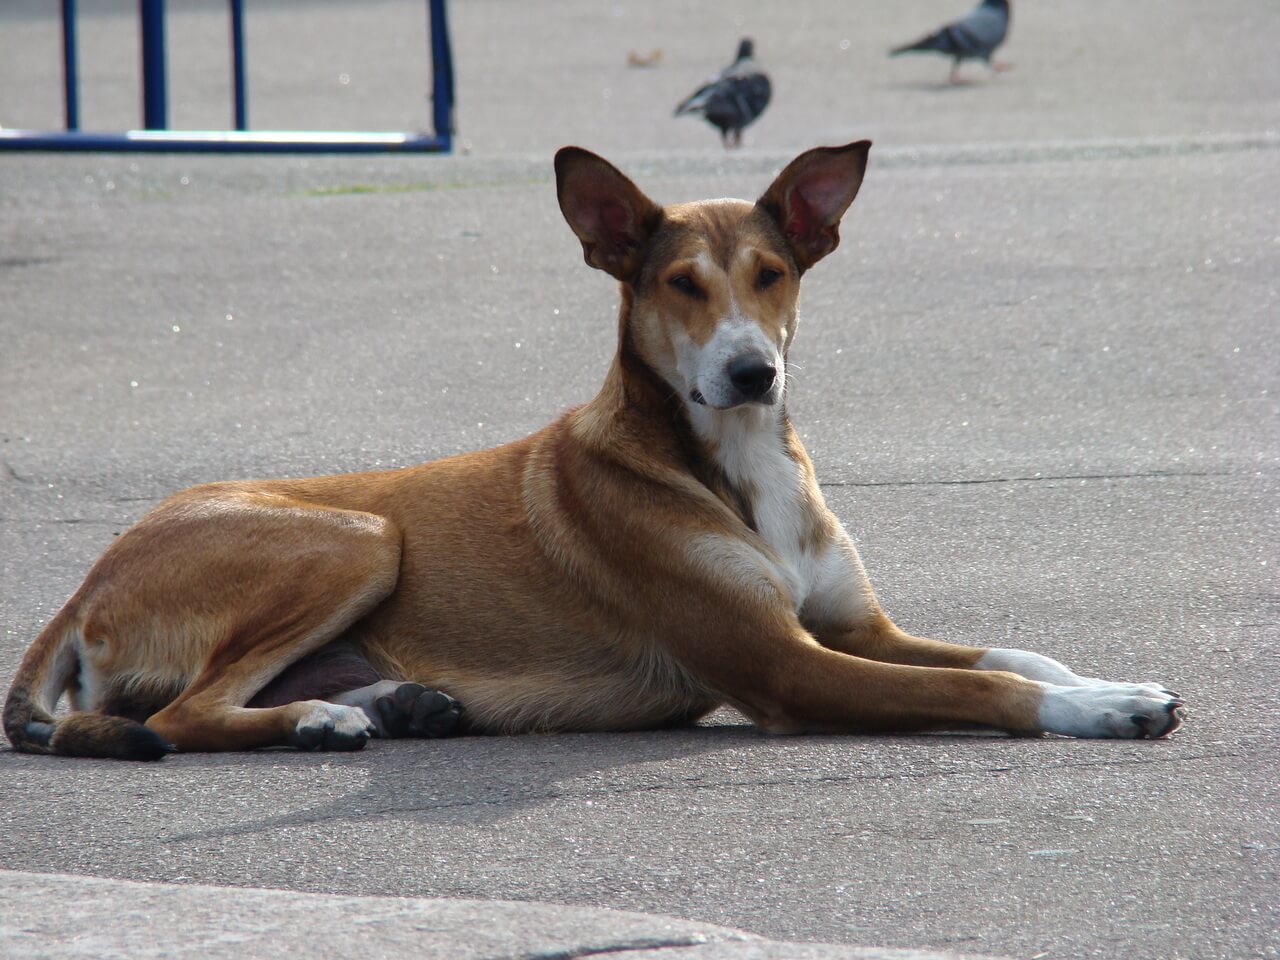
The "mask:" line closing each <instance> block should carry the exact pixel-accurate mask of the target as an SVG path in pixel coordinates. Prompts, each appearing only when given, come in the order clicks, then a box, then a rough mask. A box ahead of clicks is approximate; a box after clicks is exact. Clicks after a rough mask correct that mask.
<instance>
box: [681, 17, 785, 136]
mask: <svg viewBox="0 0 1280 960" xmlns="http://www.w3.org/2000/svg"><path fill="white" fill-rule="evenodd" d="M754 52H755V45H754V44H753V43H752V42H751V40H750V39H749V38H746V37H744V38H743V39H742V42H741V43H739V44H738V56H737V58H736V59H735V60H734V61H733V63H731V64H729V66H727V67H725V68H724V69H723V70H721V71H720V73H719V74H717V75H716V76H715V77H713V78H712V79H711V80H709V81H707V82H706V83H704V84H703V85H702V86H700V87H699V88H698V89H697V90H695V91H694V92H693V93H692V94H690V95H689V96H688V97H687V98H686V99H685V100H684V101H683V102H681V104H680V106H678V107H676V113H675V115H676V116H677V117H679V116H682V115H683V114H687V113H688V114H698V113H700V114H702V116H703V117H704V118H705V119H706V121H707V123H709V124H711V125H712V126H713V127H716V128H717V129H719V131H720V141H721V143H723V144H724V145H725V147H726V148H727V147H729V146H730V145H732V146H735V147H740V146H742V130H743V128H744V127H747V126H750V125H751V124H752V123H753V122H754V121H755V120H756V119H757V118H758V117H759V116H760V114H762V113H764V108H765V107H767V106H768V105H769V97H770V96H772V94H773V85H772V84H771V83H770V82H769V75H768V74H767V73H765V72H764V71H763V70H761V69H760V67H759V66H758V65H757V64H756V62H755V60H753V59H752V54H753V53H754ZM731 139H732V144H731Z"/></svg>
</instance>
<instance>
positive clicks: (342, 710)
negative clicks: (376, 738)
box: [289, 700, 375, 750]
mask: <svg viewBox="0 0 1280 960" xmlns="http://www.w3.org/2000/svg"><path fill="white" fill-rule="evenodd" d="M305 706H306V707H308V710H307V712H306V713H305V714H304V715H303V717H302V719H301V720H299V721H298V723H297V726H295V727H294V730H293V733H292V734H291V735H290V737H289V744H290V746H294V747H297V748H298V749H299V750H359V749H360V748H361V747H363V746H364V745H365V744H366V743H368V742H369V738H370V737H371V736H373V735H374V732H375V731H374V726H373V724H372V723H370V722H369V718H368V717H367V716H366V715H365V712H364V711H363V710H361V709H360V708H359V707H345V706H342V705H341V704H337V703H327V702H325V701H324V700H307V701H305Z"/></svg>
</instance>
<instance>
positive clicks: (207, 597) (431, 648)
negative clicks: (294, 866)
mask: <svg viewBox="0 0 1280 960" xmlns="http://www.w3.org/2000/svg"><path fill="white" fill-rule="evenodd" d="M841 149H842V150H843V151H845V153H844V154H841V155H840V157H841V158H843V157H845V156H846V155H847V156H849V157H851V158H852V159H851V160H849V161H848V162H849V163H855V162H856V163H860V164H865V155H866V145H865V144H859V145H852V146H851V147H847V148H841ZM859 151H860V152H859ZM817 153H818V152H817V151H811V152H810V154H805V155H804V156H803V157H801V158H799V159H798V160H797V161H796V163H793V164H792V166H791V167H789V168H788V171H784V173H783V174H782V175H781V176H780V177H779V178H778V181H776V182H775V184H774V186H773V187H771V188H770V191H769V192H768V193H766V195H765V197H764V198H762V200H761V202H760V203H759V204H757V205H752V204H749V203H744V202H742V201H714V202H707V203H699V204H682V205H678V206H674V207H669V208H666V209H665V210H664V209H662V208H659V207H657V206H656V205H653V204H652V203H651V202H650V201H648V200H647V198H645V197H644V196H643V194H640V193H639V191H638V190H636V189H635V188H634V186H632V185H630V181H626V180H625V178H622V181H623V183H622V184H619V182H618V181H617V180H616V179H615V178H614V177H613V174H611V173H610V172H609V171H610V170H612V168H608V169H604V168H601V167H598V166H597V165H596V161H598V158H594V159H587V158H590V157H591V155H588V154H585V152H584V151H578V152H577V153H576V154H575V153H572V152H571V151H562V156H561V158H558V165H557V170H558V175H559V176H558V183H559V189H560V191H561V203H562V206H564V207H565V212H566V217H568V218H569V219H570V224H571V226H572V227H573V228H574V230H575V232H577V233H578V234H579V237H580V238H581V239H582V241H583V248H584V256H585V257H586V259H587V261H588V263H591V264H592V265H594V266H599V267H601V268H602V269H605V270H607V271H609V272H610V273H612V274H614V275H615V276H616V277H618V278H619V279H620V280H621V281H622V306H621V315H620V319H619V347H618V352H617V354H616V355H615V357H614V359H613V362H612V364H611V365H610V367H609V370H608V372H607V374H606V377H605V381H604V384H603V386H602V388H601V390H600V392H599V394H598V395H597V396H596V397H595V398H594V399H593V400H592V401H591V402H590V403H588V404H586V405H585V406H583V407H580V408H578V409H576V410H574V411H571V412H569V413H567V414H565V415H564V416H562V417H561V418H560V419H559V420H557V421H556V422H554V423H553V424H551V425H550V426H548V427H546V428H545V429H543V430H541V431H540V432H538V433H536V434H534V435H532V436H530V437H528V438H525V439H523V440H519V441H517V442H515V443H511V444H507V445H506V446H503V447H499V448H497V449H493V450H487V451H482V452H478V453H470V454H465V455H462V456H457V457H451V458H448V459H445V460H439V461H435V462H431V463H426V464H423V465H421V466H415V467H410V468H407V469H403V470H396V471H389V472H378V473H361V474H352V475H345V476H331V477H317V478H312V479H301V480H273V481H254V482H239V483H217V484H210V485H207V486H201V487H196V488H194V489H191V490H187V491H184V492H182V493H179V494H177V495H175V496H173V497H171V498H169V499H168V500H166V501H165V502H163V503H162V504H160V505H159V506H157V507H156V508H155V509H154V510H153V511H151V512H150V513H149V514H148V515H147V516H146V517H144V518H143V519H142V520H141V521H140V522H139V523H138V524H137V525H136V526H135V527H133V528H132V529H131V530H129V531H128V532H127V533H126V534H125V535H124V536H122V537H120V538H119V539H118V540H117V541H116V542H115V543H113V544H112V545H111V547H110V548H109V549H108V550H107V551H106V552H105V553H104V554H103V556H102V558H101V559H100V560H99V561H98V562H97V563H96V564H95V565H94V567H93V568H92V570H91V571H90V572H89V575H88V577H87V578H86V580H85V582H84V584H83V585H82V586H81V588H80V589H79V590H78V591H77V592H76V594H75V595H74V596H73V597H72V598H71V600H70V601H69V602H68V604H67V606H66V607H65V608H64V609H63V611H62V612H60V613H59V614H58V616H57V617H56V618H55V619H54V621H53V622H52V623H51V624H50V626H49V628H47V629H46V631H45V632H44V633H43V634H42V635H41V637H40V638H39V639H38V641H37V643H36V644H35V645H33V647H32V648H31V650H30V651H29V653H28V655H27V658H26V659H25V660H24V662H23V665H22V667H21V669H20V671H19V674H18V677H17V679H16V680H15V683H14V690H13V692H12V693H11V695H10V702H9V705H8V707H7V708H6V719H5V723H6V730H7V732H8V733H9V735H10V738H11V739H14V740H15V743H17V744H18V745H19V747H20V748H23V749H40V747H39V745H38V744H31V743H27V745H26V746H24V745H23V744H24V734H23V732H22V724H23V723H26V722H29V721H32V720H33V719H34V720H35V721H40V722H43V721H42V719H41V718H44V719H45V720H47V719H48V714H49V712H51V710H52V703H51V702H49V694H50V692H52V693H53V697H54V699H56V694H57V692H60V691H61V690H62V689H64V688H68V687H72V686H74V684H75V683H76V682H81V683H83V684H84V685H85V688H86V689H89V690H91V691H93V694H92V697H91V698H90V701H89V702H80V703H78V704H77V705H78V706H80V707H82V708H83V709H86V710H99V711H104V712H116V713H120V714H124V715H128V714H130V713H134V714H137V715H139V716H149V719H147V721H146V723H147V726H148V727H149V728H150V729H152V730H153V731H155V732H156V733H158V734H159V735H160V736H161V737H163V738H164V739H165V740H167V741H169V742H170V743H172V744H175V745H176V746H177V747H178V748H180V749H183V750H234V749H245V748H252V747H259V746H267V745H271V744H279V743H284V742H286V741H287V737H288V735H289V732H290V730H291V729H292V728H293V727H294V725H296V724H297V723H298V722H299V718H300V717H301V716H302V714H303V712H304V711H305V709H306V705H305V704H287V705H285V706H280V707H271V708H265V709H248V708H246V707H245V706H244V705H245V703H247V702H248V701H249V699H250V698H251V697H252V696H253V695H254V693H255V692H256V691H258V690H259V689H260V688H261V687H262V686H263V685H264V684H266V683H267V682H268V681H269V680H271V679H272V678H273V677H274V676H275V675H276V674H278V673H279V672H280V671H281V670H283V669H284V668H285V667H286V666H288V665H289V664H290V663H293V662H294V661H297V660H298V659H299V658H301V657H304V656H305V655H307V654H308V653H310V652H312V651H314V650H316V649H318V648H319V647H321V646H323V645H324V644H327V643H330V642H331V641H333V640H335V639H338V638H342V639H343V640H345V641H349V642H351V643H352V644H354V645H355V647H356V648H357V649H359V650H361V651H363V652H364V653H365V655H366V656H367V657H368V658H369V659H370V661H371V662H372V663H373V664H374V666H375V667H377V668H378V670H379V671H380V672H381V673H382V675H383V676H385V677H387V678H390V679H403V680H414V681H417V682H420V683H422V684H424V685H427V686H429V687H435V688H439V689H442V690H444V691H446V692H447V693H449V694H451V695H452V696H454V697H456V698H457V699H458V700H460V701H461V702H462V703H463V705H464V707H465V710H466V716H467V717H468V718H469V722H470V724H471V726H472V728H473V729H477V730H482V731H493V732H507V733H515V732H521V731H530V730H628V729H639V728H647V727H655V726H660V725H666V724H672V723H683V722H687V721H689V720H691V719H693V718H696V717H698V716H700V715H702V714H704V713H706V712H707V711H708V710H710V709H712V708H713V707H714V706H716V705H717V704H720V703H731V704H735V705H737V706H738V707H740V708H741V709H742V710H744V711H745V712H746V713H747V714H748V715H749V716H750V717H751V718H752V719H753V720H755V721H756V722H757V723H759V724H760V725H761V726H762V727H764V728H766V729H769V730H775V731H780V732H795V731H803V730H822V731H837V732H846V731H855V730H917V729H927V728H936V727H949V726H950V727H954V726H957V725H970V724H978V725H984V726H989V727H996V728H1001V729H1005V730H1012V731H1024V732H1027V731H1033V730H1036V729H1037V709H1038V706H1039V703H1040V698H1041V693H1040V689H1039V687H1038V686H1037V685H1036V684H1034V683H1031V682H1030V681H1028V680H1025V679H1023V678H1021V677H1018V676H1016V675H1014V674H1009V673H1000V672H981V671H974V670H971V669H968V668H970V667H972V666H973V665H974V664H975V663H976V661H977V660H978V659H979V658H980V657H981V656H982V654H983V652H984V651H982V650H978V649H972V648H966V647H956V646H953V645H950V644H942V643H938V642H935V641H929V640H922V639H919V638H914V637H910V636H908V635H906V634H904V633H902V632H901V631H900V630H898V628H897V627H895V626H894V625H893V624H892V623H891V622H890V621H889V620H888V618H887V617H885V615H884V614H883V613H882V612H881V611H880V609H879V607H878V605H877V604H876V603H875V598H874V596H873V595H872V594H871V592H870V588H869V586H859V585H858V584H851V585H850V587H849V593H848V595H847V596H846V595H840V596H836V597H832V596H828V595H824V596H823V597H820V598H818V599H810V600H809V601H807V602H806V603H805V604H798V603H797V597H795V596H793V593H794V591H795V589H796V587H795V585H794V583H793V582H792V581H791V580H789V579H788V575H787V574H786V572H785V570H786V565H787V562H788V561H787V557H786V554H787V552H788V551H791V550H792V549H793V548H794V551H795V553H796V556H798V557H800V558H801V559H804V558H810V559H812V558H815V557H820V556H826V553H825V551H835V553H834V554H833V556H837V557H839V558H841V562H842V563H847V564H848V565H849V568H850V569H853V570H856V571H857V572H858V573H860V571H861V567H860V564H859V563H858V561H857V557H856V552H855V551H853V548H852V545H851V544H848V543H847V538H844V534H843V530H842V529H841V528H840V525H839V523H838V521H836V519H835V518H834V517H833V516H832V515H831V513H830V511H829V510H828V509H827V507H826V505H825V503H824V501H823V498H822V494H821V492H820V490H819V488H818V486H817V483H816V481H815V478H814V473H813V467H812V464H811V463H810V461H809V458H808V456H807V454H806V453H805V450H804V447H803V445H802V444H801V442H800V440H799V438H798V437H797V435H796V434H795V432H794V431H793V430H792V429H791V427H790V424H789V422H786V421H785V417H783V418H782V419H781V420H780V423H781V427H780V428H779V435H778V441H777V442H778V443H779V444H781V445H782V447H783V449H784V452H785V456H786V457H787V458H789V461H790V462H793V463H794V464H795V465H796V468H797V469H798V470H799V471H800V475H801V478H802V480H801V485H800V487H799V488H798V494H797V496H798V497H799V500H800V501H801V502H800V504H799V509H800V514H799V516H801V517H802V521H801V524H800V527H799V528H798V530H797V532H796V534H795V541H796V542H795V543H794V544H792V543H786V544H782V545H781V546H780V545H778V544H770V543H769V542H767V541H766V539H765V537H764V535H763V534H762V533H761V532H760V529H759V528H758V525H757V522H756V521H757V518H756V516H755V515H754V514H755V513H756V511H758V510H759V509H761V508H762V504H764V501H763V500H762V497H763V491H762V490H760V489H757V488H755V486H754V485H753V484H751V483H745V484H737V485H735V483H734V482H733V481H732V480H731V479H730V477H729V476H728V474H727V473H726V471H725V468H724V467H722V466H721V465H720V463H719V461H718V459H717V458H718V455H719V452H720V451H718V450H717V443H716V442H715V441H714V439H713V440H710V441H709V440H708V439H707V438H706V437H702V436H699V434H698V432H697V431H696V430H695V429H694V428H693V427H692V426H691V421H690V419H689V416H690V415H689V413H687V411H686V407H687V405H688V403H689V400H688V398H687V397H683V396H679V395H676V394H675V393H674V391H673V388H672V385H671V382H670V381H669V380H668V379H665V377H664V373H663V371H666V370H667V369H668V368H670V367H671V365H672V364H674V363H675V362H676V356H675V349H674V347H673V343H676V342H677V341H678V339H679V337H680V336H684V337H687V338H689V340H691V341H692V342H693V343H694V344H705V343H706V342H707V341H708V339H709V338H710V337H711V336H712V335H713V333H714V331H715V329H716V325H717V323H718V322H719V320H720V318H722V317H723V316H725V314H726V312H727V311H729V310H730V309H731V305H736V306H735V307H734V309H740V310H743V311H745V312H746V313H747V314H749V315H750V317H751V318H752V319H753V321H754V322H756V323H757V324H758V325H759V327H760V329H761V331H762V334H761V335H762V336H763V337H765V338H766V339H769V338H772V339H770V340H769V342H773V343H776V344H777V345H778V348H779V349H780V350H781V351H782V353H783V354H784V355H785V351H786V349H788V348H789V347H790V343H791V340H792V339H793V337H794V334H795V327H796V316H797V298H798V294H799V281H800V276H801V274H802V273H803V272H804V270H806V269H808V267H809V266H811V265H812V264H813V263H814V262H816V260H817V259H819V258H820V257H821V256H822V255H824V254H825V253H827V252H829V250H830V249H832V248H834V246H835V243H836V242H837V241H838V234H837V233H836V224H837V223H838V220H839V214H841V213H843V211H844V208H845V207H847V206H848V204H849V202H851V201H852V199H853V193H856V190H857V183H856V182H855V183H853V186H852V188H851V189H849V188H848V187H847V185H844V186H842V189H844V193H845V194H847V198H846V197H845V196H844V195H840V196H835V198H834V200H827V199H826V197H827V195H826V194H821V195H819V194H818V193H815V196H817V197H818V199H820V200H823V201H824V202H828V203H829V204H832V205H833V206H834V207H838V211H837V212H836V214H835V215H834V221H831V219H830V217H828V218H826V219H821V218H820V219H819V220H818V221H817V222H816V223H815V222H812V217H811V216H810V217H809V219H806V216H809V215H808V214H805V210H804V209H803V208H802V207H803V205H801V207H796V209H797V210H799V211H800V212H799V213H795V212H794V211H793V210H792V208H791V207H788V203H791V204H792V206H795V204H796V201H795V200H794V195H795V191H797V190H798V189H800V188H799V187H797V186H796V185H795V183H794V182H793V181H795V179H796V178H797V177H799V176H801V175H804V174H805V171H806V170H808V168H809V167H810V166H812V165H813V164H814V163H818V162H825V161H824V158H823V157H822V156H819V157H818V158H817V160H814V159H813V157H812V156H811V155H814V154H817ZM562 161H563V162H562ZM842 162H844V161H843V160H842ZM598 163H599V164H603V161H598ZM604 167H607V165H604ZM793 168H794V169H793ZM854 172H855V173H856V176H857V180H859V181H860V179H861V166H858V167H857V169H856V171H854ZM613 173H614V174H616V171H613ZM617 177H621V175H620V174H617ZM819 186H820V187H823V189H826V186H825V185H824V184H819ZM838 186H840V185H838ZM815 190H816V188H815ZM619 196H621V198H622V199H621V200H619V199H617V198H618V197H619ZM789 198H790V199H789ZM815 202H816V201H815ZM841 204H843V205H841ZM792 213H795V215H794V216H793V215H792ZM802 214H804V215H802ZM763 267H768V268H769V269H772V270H776V271H780V272H781V273H782V276H781V277H780V278H778V279H777V280H776V282H773V283H772V285H770V286H768V288H767V289H764V288H762V286H761V285H762V283H763V281H762V279H761V278H762V277H763V276H764V274H762V272H761V271H762V268H763ZM680 274H689V275H691V276H692V277H693V279H695V280H696V281H697V283H698V285H699V289H700V290H701V291H702V295H701V296H700V297H693V296H690V295H687V294H683V293H681V292H680V291H679V290H678V289H676V288H675V287H673V286H672V284H671V281H672V278H673V277H675V276H678V275H680ZM689 409H694V408H689ZM695 412H697V411H696V410H695ZM780 571H781V572H780ZM828 593H829V591H828ZM77 663H78V665H79V666H78V670H79V676H80V677H81V678H82V679H81V680H80V681H75V680H73V678H72V676H71V673H72V672H74V669H75V668H74V664H77Z"/></svg>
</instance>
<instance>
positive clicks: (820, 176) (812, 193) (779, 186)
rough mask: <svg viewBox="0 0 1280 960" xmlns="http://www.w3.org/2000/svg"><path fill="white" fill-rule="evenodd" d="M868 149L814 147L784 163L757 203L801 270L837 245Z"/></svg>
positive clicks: (861, 145)
mask: <svg viewBox="0 0 1280 960" xmlns="http://www.w3.org/2000/svg"><path fill="white" fill-rule="evenodd" d="M870 149H871V141H870V140H859V141H858V142H857V143H849V144H846V145H845V146H843V147H815V148H814V149H812V150H809V151H807V152H805V153H802V154H800V156H798V157H796V158H795V159H794V160H792V161H791V162H790V163H789V164H787V167H786V169H785V170H783V171H782V172H781V173H780V174H778V178H777V179H776V180H774V181H773V183H772V184H771V185H770V186H769V189H768V190H766V191H765V192H764V195H763V196H762V197H761V198H760V199H759V200H758V201H756V206H757V207H759V208H760V209H762V210H764V211H765V212H766V213H767V214H769V216H770V217H772V218H773V221H774V223H776V224H777V225H778V229H779V230H781V231H782V235H783V236H784V237H785V238H786V240H787V243H788V244H789V245H790V247H791V252H792V254H793V255H794V256H795V258H796V265H797V266H799V268H800V272H801V273H803V272H804V271H805V270H808V269H809V268H810V267H812V266H813V265H814V264H815V263H817V262H818V261H819V260H821V259H822V258H823V257H825V256H826V255H827V254H828V253H830V252H831V251H832V250H834V249H835V248H836V247H837V246H838V245H839V243H840V218H841V217H843V216H844V212H845V211H846V210H848V209H849V204H851V203H853V198H854V197H856V196H857V195H858V188H859V187H860V186H862V175H863V174H864V173H865V172H866V169H867V151H869V150H870Z"/></svg>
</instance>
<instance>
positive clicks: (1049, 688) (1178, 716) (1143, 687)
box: [1040, 681, 1186, 740]
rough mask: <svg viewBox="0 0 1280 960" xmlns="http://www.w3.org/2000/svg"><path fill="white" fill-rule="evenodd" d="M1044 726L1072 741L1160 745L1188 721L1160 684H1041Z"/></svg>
mask: <svg viewBox="0 0 1280 960" xmlns="http://www.w3.org/2000/svg"><path fill="white" fill-rule="evenodd" d="M1042 686H1043V687H1044V700H1043V701H1042V702H1041V704H1040V725H1041V727H1042V728H1043V729H1044V730H1045V731H1047V732H1048V733H1061V734H1065V735H1066V736H1069V737H1107V738H1120V739H1125V740H1139V739H1147V740H1160V739H1163V738H1164V737H1167V736H1169V735H1170V734H1172V733H1173V732H1174V731H1175V730H1177V729H1178V728H1179V727H1180V726H1182V721H1183V719H1184V717H1185V716H1186V708H1185V706H1184V704H1183V701H1182V698H1181V697H1179V696H1178V695H1177V694H1176V693H1173V692H1172V691H1170V690H1166V689H1164V688H1163V687H1161V686H1160V685H1158V684H1146V683H1105V682H1102V681H1098V682H1096V683H1092V684H1090V685H1088V686H1079V687H1061V686H1054V685H1052V684H1042Z"/></svg>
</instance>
